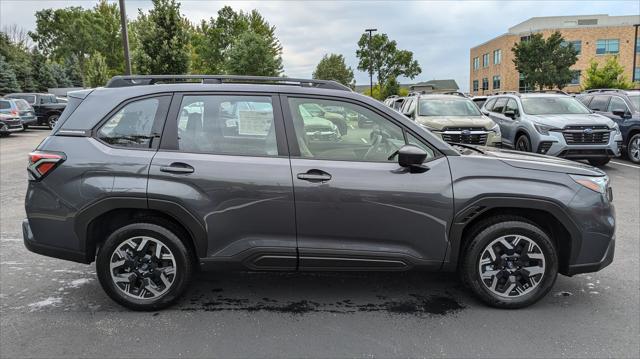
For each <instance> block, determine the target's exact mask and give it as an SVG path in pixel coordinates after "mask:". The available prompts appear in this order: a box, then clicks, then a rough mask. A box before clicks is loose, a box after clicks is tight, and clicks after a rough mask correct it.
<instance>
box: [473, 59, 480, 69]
mask: <svg viewBox="0 0 640 359" xmlns="http://www.w3.org/2000/svg"><path fill="white" fill-rule="evenodd" d="M479 68H480V58H478V57H474V58H473V69H474V70H477V69H479Z"/></svg>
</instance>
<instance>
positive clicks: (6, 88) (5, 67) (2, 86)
mask: <svg viewBox="0 0 640 359" xmlns="http://www.w3.org/2000/svg"><path fill="white" fill-rule="evenodd" d="M11 92H20V87H19V86H18V81H17V80H16V75H15V73H13V69H11V66H9V64H8V63H7V62H6V61H5V59H4V56H2V55H0V95H6V94H8V93H11Z"/></svg>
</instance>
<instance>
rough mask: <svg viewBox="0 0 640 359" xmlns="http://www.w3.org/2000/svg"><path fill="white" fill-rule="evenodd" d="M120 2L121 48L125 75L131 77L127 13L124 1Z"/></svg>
mask: <svg viewBox="0 0 640 359" xmlns="http://www.w3.org/2000/svg"><path fill="white" fill-rule="evenodd" d="M119 1H120V25H121V26H122V47H124V65H125V66H124V67H125V70H124V72H125V75H131V58H129V34H128V32H127V11H126V10H125V8H124V0H119Z"/></svg>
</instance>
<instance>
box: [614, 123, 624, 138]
mask: <svg viewBox="0 0 640 359" xmlns="http://www.w3.org/2000/svg"><path fill="white" fill-rule="evenodd" d="M612 130H614V131H616V135H620V134H622V132H620V126H618V124H617V123H614V124H613V128H612Z"/></svg>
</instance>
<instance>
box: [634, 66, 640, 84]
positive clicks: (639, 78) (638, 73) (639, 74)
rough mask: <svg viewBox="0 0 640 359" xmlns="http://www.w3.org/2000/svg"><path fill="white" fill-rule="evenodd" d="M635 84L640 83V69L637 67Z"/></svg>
mask: <svg viewBox="0 0 640 359" xmlns="http://www.w3.org/2000/svg"><path fill="white" fill-rule="evenodd" d="M633 82H640V67H636V68H635V70H634V71H633Z"/></svg>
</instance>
